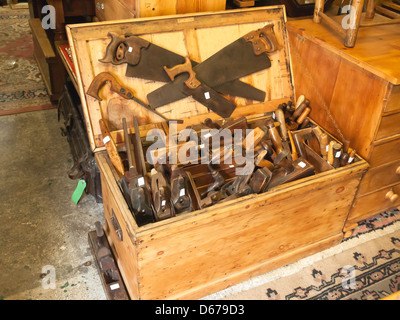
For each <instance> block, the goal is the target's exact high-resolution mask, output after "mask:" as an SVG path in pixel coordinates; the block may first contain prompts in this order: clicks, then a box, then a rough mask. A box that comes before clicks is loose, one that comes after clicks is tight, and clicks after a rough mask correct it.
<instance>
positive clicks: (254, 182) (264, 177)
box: [249, 167, 272, 193]
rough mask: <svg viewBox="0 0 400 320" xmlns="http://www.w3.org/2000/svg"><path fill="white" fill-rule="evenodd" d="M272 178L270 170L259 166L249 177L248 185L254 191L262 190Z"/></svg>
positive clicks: (260, 191) (259, 191)
mask: <svg viewBox="0 0 400 320" xmlns="http://www.w3.org/2000/svg"><path fill="white" fill-rule="evenodd" d="M271 178H272V172H271V171H270V170H269V169H268V168H267V167H264V168H259V169H257V170H256V171H255V172H254V173H253V176H252V177H251V179H250V182H249V185H250V188H251V189H252V190H253V192H254V193H262V192H264V191H265V190H266V189H267V187H268V184H269V182H270V180H271Z"/></svg>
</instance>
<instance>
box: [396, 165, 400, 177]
mask: <svg viewBox="0 0 400 320" xmlns="http://www.w3.org/2000/svg"><path fill="white" fill-rule="evenodd" d="M396 174H398V175H400V166H398V167H397V169H396Z"/></svg>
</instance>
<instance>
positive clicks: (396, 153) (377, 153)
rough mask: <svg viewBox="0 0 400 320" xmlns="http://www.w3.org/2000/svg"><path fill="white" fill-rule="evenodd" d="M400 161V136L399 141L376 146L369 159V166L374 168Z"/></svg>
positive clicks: (395, 140) (399, 136)
mask: <svg viewBox="0 0 400 320" xmlns="http://www.w3.org/2000/svg"><path fill="white" fill-rule="evenodd" d="M399 159H400V135H398V138H397V139H394V140H391V141H390V142H386V143H382V144H379V145H375V146H374V149H373V151H372V154H371V156H370V157H369V161H368V162H369V164H370V166H371V168H372V167H378V166H380V165H383V164H386V163H389V162H393V161H396V160H399Z"/></svg>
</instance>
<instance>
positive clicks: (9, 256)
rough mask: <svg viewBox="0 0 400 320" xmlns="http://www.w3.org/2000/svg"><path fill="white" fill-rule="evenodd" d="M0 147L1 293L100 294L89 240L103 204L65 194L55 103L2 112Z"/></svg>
mask: <svg viewBox="0 0 400 320" xmlns="http://www.w3.org/2000/svg"><path fill="white" fill-rule="evenodd" d="M0 148H1V150H0V163H1V167H0V177H1V182H0V191H1V194H0V221H1V224H0V247H1V253H0V299H17V300H20V299H35V300H36V299H55V300H67V299H68V300H69V299H105V298H106V296H105V293H104V290H103V287H102V284H101V281H100V277H99V274H98V272H97V269H96V264H95V261H94V260H93V257H92V253H91V250H90V246H89V242H88V232H89V231H91V230H94V223H95V221H97V220H98V221H100V222H101V223H104V217H103V206H102V204H98V203H96V201H95V200H94V197H92V196H90V195H86V194H83V197H82V198H81V200H80V201H79V202H78V204H77V205H76V204H75V203H74V202H73V201H72V200H71V195H72V193H73V191H74V189H75V187H76V185H77V181H76V180H70V179H69V178H68V176H67V174H66V173H67V171H68V169H70V168H71V166H72V156H71V154H70V150H69V146H68V142H67V140H66V139H65V137H62V136H61V134H60V129H59V124H58V121H57V110H56V109H53V110H45V111H37V112H29V113H23V114H17V115H10V116H3V117H0ZM53 285H54V286H53Z"/></svg>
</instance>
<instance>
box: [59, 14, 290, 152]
mask: <svg viewBox="0 0 400 320" xmlns="http://www.w3.org/2000/svg"><path fill="white" fill-rule="evenodd" d="M285 20H286V17H285V14H284V7H283V6H276V7H269V8H267V9H253V10H249V9H247V10H232V11H224V12H214V13H199V14H194V15H182V16H168V17H157V18H147V19H135V20H129V22H128V21H108V22H103V23H97V24H90V25H88V24H84V25H70V26H67V34H68V39H69V43H70V45H71V49H72V56H73V60H74V64H75V66H76V73H77V79H78V81H77V82H78V85H79V91H80V96H81V97H82V100H83V101H82V105H83V109H84V110H85V111H84V115H85V118H86V124H87V127H88V133H89V137H90V138H91V143H92V147H93V149H95V148H99V147H102V146H103V142H102V139H101V138H100V128H99V123H98V122H99V119H100V118H103V119H105V120H106V121H107V122H108V124H109V128H110V130H111V131H113V130H120V129H122V123H121V118H122V117H126V118H127V120H128V121H129V120H130V119H132V116H133V115H136V116H138V118H139V124H147V123H156V122H160V121H162V118H160V117H158V116H157V115H154V114H153V113H151V112H149V111H148V110H146V109H145V108H143V107H142V106H140V105H139V104H137V103H136V102H134V101H132V100H124V99H123V98H121V97H119V96H118V95H117V94H115V93H112V92H110V90H109V87H108V86H105V87H104V88H103V90H102V91H101V93H100V96H101V97H102V98H103V101H101V102H98V101H97V100H96V99H94V98H93V97H90V96H88V95H86V92H87V90H88V88H89V86H90V84H91V82H92V80H93V78H94V77H95V75H97V74H98V73H100V72H103V71H107V72H110V73H112V74H114V75H115V76H116V77H117V78H118V79H120V81H121V82H122V83H123V84H124V85H125V86H126V87H128V88H130V89H132V90H133V91H134V92H135V93H136V96H137V98H139V99H141V100H142V101H144V102H146V103H147V102H148V101H147V94H148V93H150V92H152V91H153V90H155V89H157V88H159V87H161V86H162V85H163V83H161V82H155V81H145V80H142V79H138V78H128V77H125V71H126V67H127V65H126V64H122V65H118V66H115V65H112V64H108V63H102V62H100V61H99V59H102V58H103V57H104V53H105V50H106V47H107V45H108V43H109V41H110V39H109V38H108V37H107V34H108V33H109V32H114V33H117V34H121V35H122V34H125V33H132V34H135V35H139V36H140V37H142V38H144V39H146V40H149V41H151V42H152V43H155V44H157V45H159V46H161V47H164V48H166V49H168V50H171V51H173V52H176V53H178V54H180V55H184V56H189V57H190V58H192V59H194V60H197V61H200V62H201V61H204V60H205V59H207V58H208V57H210V56H211V55H213V54H214V53H216V52H218V51H219V50H220V49H222V48H223V47H225V46H226V45H228V44H230V43H231V42H233V41H235V40H237V39H238V38H240V37H241V36H243V35H245V34H246V33H248V32H250V31H252V30H255V29H258V28H262V27H263V26H264V25H266V24H267V23H273V24H274V31H275V34H276V36H277V39H278V42H279V43H280V44H281V45H282V46H283V49H282V50H279V51H276V52H274V53H272V54H270V60H271V67H270V68H268V69H266V70H262V71H260V72H257V73H255V74H252V75H250V76H247V77H244V78H242V79H241V80H242V81H244V82H246V83H249V84H251V85H253V86H254V87H256V88H258V89H261V90H263V91H265V92H266V99H265V101H266V102H268V101H271V100H274V99H283V98H285V99H292V98H293V85H292V77H291V67H290V57H289V49H288V39H287V34H286V29H285ZM227 98H229V99H230V100H232V101H233V102H234V103H235V104H236V105H237V110H238V109H239V110H240V109H244V110H245V111H244V112H243V111H242V112H239V113H246V111H247V106H251V105H254V104H255V103H258V102H257V101H253V100H247V99H243V98H238V97H227ZM263 107H264V106H263V105H262V104H260V105H257V108H251V107H250V108H249V110H248V113H247V114H252V113H255V112H257V113H261V112H265V111H264V109H265V108H266V107H264V108H263ZM158 111H159V112H161V113H162V114H164V115H165V116H166V117H168V118H171V119H173V118H180V119H182V118H184V119H190V118H191V117H193V116H196V115H199V114H213V113H210V112H209V111H208V109H207V108H206V107H205V106H203V105H202V104H200V103H198V102H196V101H195V100H194V99H193V98H191V97H187V98H185V99H182V100H179V101H176V102H174V103H171V104H168V105H166V106H163V107H161V108H158ZM129 125H130V124H129V123H128V126H129Z"/></svg>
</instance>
